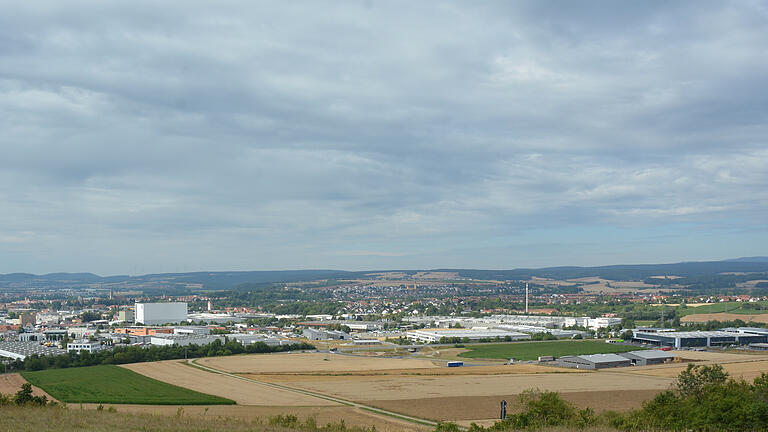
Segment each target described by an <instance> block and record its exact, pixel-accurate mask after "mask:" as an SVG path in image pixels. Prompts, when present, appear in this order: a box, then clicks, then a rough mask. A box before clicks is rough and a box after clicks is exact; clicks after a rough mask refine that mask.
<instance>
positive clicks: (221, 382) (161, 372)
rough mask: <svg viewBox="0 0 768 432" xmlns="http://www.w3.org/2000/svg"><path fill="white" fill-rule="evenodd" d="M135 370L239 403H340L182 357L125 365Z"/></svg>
mask: <svg viewBox="0 0 768 432" xmlns="http://www.w3.org/2000/svg"><path fill="white" fill-rule="evenodd" d="M123 367H124V368H126V369H130V370H132V371H134V372H137V373H140V374H142V375H146V376H148V377H150V378H154V379H156V380H158V381H163V382H166V383H169V384H173V385H177V386H181V387H186V388H188V389H191V390H195V391H199V392H202V393H208V394H212V395H215V396H221V397H225V398H228V399H232V400H234V401H235V402H237V403H238V405H258V406H337V405H338V404H337V403H335V402H331V401H328V400H325V399H320V398H315V397H312V396H306V395H302V394H297V393H293V392H290V391H283V390H279V389H275V388H271V387H266V386H264V385H260V384H256V383H252V382H248V381H244V380H239V379H237V378H232V377H228V376H225V375H219V374H215V373H211V372H206V371H203V370H200V369H197V368H194V367H191V366H187V365H185V364H184V363H183V362H180V361H179V360H168V361H162V362H153V363H133V364H127V365H123Z"/></svg>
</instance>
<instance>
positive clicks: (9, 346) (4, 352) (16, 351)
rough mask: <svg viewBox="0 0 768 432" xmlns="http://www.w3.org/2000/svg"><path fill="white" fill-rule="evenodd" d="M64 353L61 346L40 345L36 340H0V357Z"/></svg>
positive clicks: (17, 357)
mask: <svg viewBox="0 0 768 432" xmlns="http://www.w3.org/2000/svg"><path fill="white" fill-rule="evenodd" d="M66 353H67V352H66V351H65V350H63V349H61V348H58V347H53V346H50V347H49V346H45V345H40V343H38V342H0V357H6V358H10V359H13V360H24V359H25V358H27V357H29V356H31V355H33V354H37V355H39V356H57V355H62V354H66Z"/></svg>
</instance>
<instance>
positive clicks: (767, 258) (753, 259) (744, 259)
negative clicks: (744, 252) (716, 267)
mask: <svg viewBox="0 0 768 432" xmlns="http://www.w3.org/2000/svg"><path fill="white" fill-rule="evenodd" d="M725 261H726V262H760V263H764V262H768V256H756V257H742V258H734V259H729V260H725Z"/></svg>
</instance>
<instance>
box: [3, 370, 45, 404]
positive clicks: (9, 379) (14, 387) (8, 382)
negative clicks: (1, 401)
mask: <svg viewBox="0 0 768 432" xmlns="http://www.w3.org/2000/svg"><path fill="white" fill-rule="evenodd" d="M25 382H26V380H24V378H22V377H21V375H19V374H17V373H8V374H0V394H9V395H13V394H15V393H16V392H17V391H19V389H20V388H21V385H22V384H24V383H25ZM32 394H33V395H35V396H45V397H47V398H48V400H51V399H53V398H52V397H51V395H49V394H47V393H46V392H44V391H42V390H40V389H39V388H37V387H32Z"/></svg>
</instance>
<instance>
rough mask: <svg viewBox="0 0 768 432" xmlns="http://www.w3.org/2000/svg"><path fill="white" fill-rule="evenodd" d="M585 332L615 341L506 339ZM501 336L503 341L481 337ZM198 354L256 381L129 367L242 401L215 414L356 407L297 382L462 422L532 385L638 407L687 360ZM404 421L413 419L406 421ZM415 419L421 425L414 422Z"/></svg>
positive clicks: (733, 364) (174, 364) (749, 357)
mask: <svg viewBox="0 0 768 432" xmlns="http://www.w3.org/2000/svg"><path fill="white" fill-rule="evenodd" d="M585 342H588V343H587V344H586V346H590V345H592V346H594V345H595V344H597V345H598V346H599V347H600V348H601V349H602V348H603V347H606V348H616V347H617V345H610V344H606V343H604V342H596V341H565V343H564V342H549V341H547V342H538V343H512V344H505V345H506V346H507V347H508V346H524V345H534V344H542V346H547V345H551V344H558V343H560V344H562V343H564V346H570V347H573V346H574V344H584V343H585ZM589 342H592V343H589ZM493 346H499V345H483V346H481V347H482V348H490V347H493ZM501 346H502V347H503V346H504V345H501ZM578 347H579V348H584V347H583V346H578ZM627 348H633V347H627ZM457 351H458V350H457ZM674 354H676V355H678V356H681V357H683V358H686V359H687V360H688V361H696V362H697V363H699V364H702V363H722V364H724V366H725V367H726V370H727V371H728V372H729V373H731V374H732V375H733V376H735V377H741V376H744V377H752V376H755V375H756V374H759V373H761V372H762V371H763V370H768V353H766V354H763V355H760V354H734V353H730V352H695V351H675V352H674ZM537 355H538V353H537ZM504 358H506V356H505V357H504ZM326 359H327V360H326ZM198 362H200V363H201V364H205V365H207V366H209V367H215V368H217V369H220V370H225V369H226V370H232V371H236V372H237V374H238V375H240V376H242V377H245V378H248V379H249V380H253V381H244V380H238V379H237V378H235V377H231V376H226V375H221V374H216V373H210V372H206V371H203V370H200V369H196V368H193V367H190V366H187V365H184V364H183V363H181V362H178V361H167V362H157V363H142V364H137V365H129V366H128V367H131V368H132V369H134V370H136V371H138V372H141V373H145V374H148V376H150V377H155V378H158V379H163V380H168V381H170V382H171V383H173V384H177V385H181V386H185V387H189V388H192V389H205V391H206V392H208V393H212V394H218V395H231V396H230V397H231V398H232V399H235V400H236V401H237V402H238V405H236V406H215V407H211V408H210V412H209V415H224V412H226V413H227V414H226V415H229V416H235V417H244V418H254V417H253V416H256V415H259V413H261V414H262V415H263V414H264V413H267V412H269V413H279V412H298V413H301V412H304V413H307V412H312V413H315V414H313V415H319V418H323V419H324V418H332V417H333V416H334V415H339V414H340V413H341V412H345V413H346V412H347V411H349V410H353V408H352V407H345V406H343V405H341V404H338V403H333V402H330V401H327V400H323V399H322V398H317V397H315V396H312V395H311V394H300V393H295V392H294V390H291V389H295V390H297V391H308V392H314V393H316V394H322V395H327V396H332V397H337V398H340V399H344V400H347V401H350V402H357V403H361V404H365V405H368V406H373V407H379V408H382V409H387V410H391V411H394V412H397V413H401V414H404V415H411V416H414V417H418V418H423V419H429V420H435V421H458V422H470V421H478V422H486V421H489V420H490V419H493V418H494V417H496V416H497V415H498V407H499V402H500V401H501V400H502V399H505V400H507V401H508V402H509V403H510V412H514V410H515V409H516V406H517V400H518V399H517V397H518V395H519V394H520V393H521V392H523V391H524V390H527V389H534V388H538V389H541V390H551V391H558V392H560V393H561V394H562V396H563V398H564V399H566V400H569V401H572V402H574V403H575V404H576V405H577V406H579V407H591V408H593V409H595V410H596V411H603V410H627V409H632V408H639V407H640V406H641V404H642V402H643V401H645V400H648V399H651V398H652V397H653V396H654V395H655V394H657V393H658V392H660V391H664V390H666V389H668V388H669V387H670V386H671V385H672V383H673V382H674V380H675V377H676V376H677V374H678V373H679V372H680V370H682V368H684V367H685V364H681V363H673V364H664V365H658V366H647V367H639V366H638V367H625V368H616V369H606V370H599V371H584V370H576V369H565V368H558V367H552V366H542V365H537V364H515V365H501V364H499V362H497V361H489V362H487V363H485V365H478V366H467V367H459V368H448V367H445V366H444V363H443V362H432V361H430V360H427V359H424V358H418V357H415V356H414V357H410V358H371V357H370V356H354V355H344V354H323V353H311V354H309V353H304V354H300V355H296V354H285V355H283V354H280V355H244V356H232V357H217V358H211V359H201V360H198ZM473 363H479V364H482V363H483V361H482V360H473ZM318 366H320V368H318ZM269 384H276V385H279V386H283V387H282V388H274V387H270V388H267V389H266V391H265V390H264V388H262V386H266V385H269ZM238 386H239V387H238ZM243 403H250V404H253V405H243ZM323 404H327V405H325V406H323ZM291 405H292V406H291ZM126 409H128V408H126ZM188 409H189V414H190V415H192V414H193V412H194V413H197V414H200V410H201V409H203V407H189V408H188ZM131 410H139V411H140V412H148V413H151V412H158V413H160V412H159V411H157V410H165V411H162V412H163V413H166V414H169V415H172V414H173V412H174V410H173V408H172V407H151V406H144V407H141V406H131ZM355 412H356V413H357V415H358V416H357V417H355V419H356V420H355V423H356V424H369V425H370V424H372V423H370V422H374V423H375V424H376V428H377V430H383V429H382V428H380V427H379V426H380V425H386V424H389V425H390V426H392V427H393V428H395V429H394V430H397V427H398V425H397V424H393V423H391V422H393V421H397V419H392V418H388V417H385V416H383V415H380V416H379V417H378V418H371V417H366V416H368V415H372V414H371V413H367V412H366V411H364V410H360V409H357V410H356V411H355ZM197 414H195V415H197ZM345 418H346V417H345ZM350 418H351V417H350ZM387 421H389V422H390V423H387ZM348 424H350V423H349V422H348ZM404 425H405V423H403V424H402V425H401V426H404ZM408 425H409V426H415V425H413V424H410V423H409V424H408ZM417 429H418V428H417ZM403 430H405V428H404V429H403Z"/></svg>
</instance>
